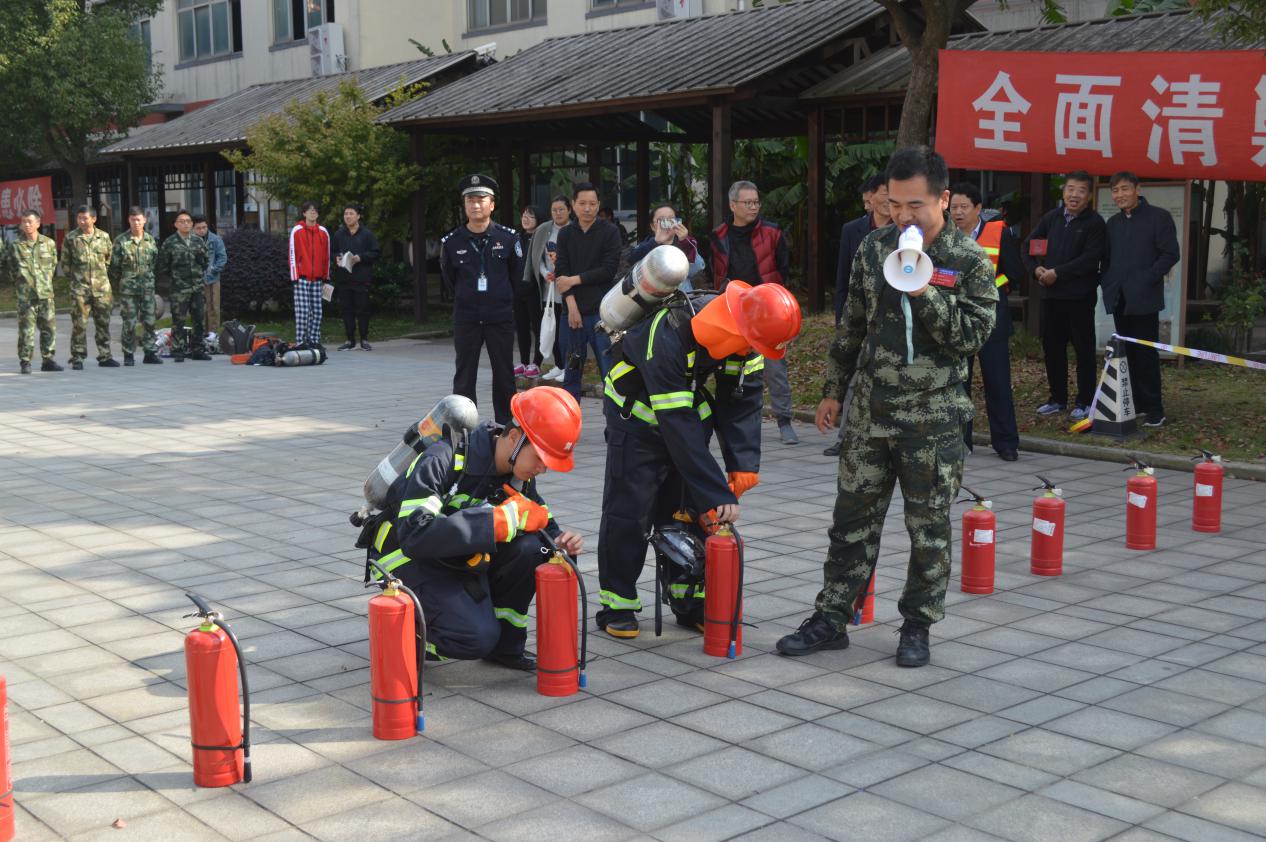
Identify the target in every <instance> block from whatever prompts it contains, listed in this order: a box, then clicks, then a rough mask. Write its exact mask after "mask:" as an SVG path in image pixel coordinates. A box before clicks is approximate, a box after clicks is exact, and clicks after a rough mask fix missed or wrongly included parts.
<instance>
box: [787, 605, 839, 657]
mask: <svg viewBox="0 0 1266 842" xmlns="http://www.w3.org/2000/svg"><path fill="white" fill-rule="evenodd" d="M776 645H777V648H778V651H779V652H781V653H782V654H784V655H809V654H812V653H813V652H817V651H818V650H819V649H847V648H848V631H847V630H845V629H843V628H836V626H835V624H834V623H832V622H831V621H830V620H828V619H827V618H826V615H825V614H823V613H822V612H821V611H814V612H813V616H812V617H810V618H809V619H807V620H805V621H804V622H803V623H801V624H800V628H798V629H796V631H795V633H794V634H789V635H787V636H786V637H783V638H782V639H781V640H779V641H778V643H777V644H776Z"/></svg>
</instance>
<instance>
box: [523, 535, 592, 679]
mask: <svg viewBox="0 0 1266 842" xmlns="http://www.w3.org/2000/svg"><path fill="white" fill-rule="evenodd" d="M538 534H539V535H540V536H541V539H542V540H543V541H544V542H545V544H546V545H548V550H545V551H546V552H549V553H550V558H549V560H548V561H547V562H545V563H544V564H541V565H538V566H537V568H536V692H538V693H540V694H541V695H542V696H570V695H572V694H574V693H576V692H578V691H579V690H580V688H582V687H584V686H586V684H587V682H586V680H585V659H586V658H587V656H588V649H589V628H588V627H589V605H588V601H589V600H588V594H587V593H586V592H585V580H584V579H582V578H581V577H580V569H579V568H578V567H577V566H576V562H575V561H574V560H573V559H572V558H571V557H570V556H568V555H567V553H564V552H563V551H562V550H560V549H559V548H558V545H557V544H555V543H554V541H553V539H551V538H550V536H549V535H547V534H546V533H545V532H543V531H542V532H539V533H538ZM542 549H543V550H544V548H542ZM578 594H579V603H580V606H581V608H580V617H579V619H580V623H579V628H580V629H581V631H580V632H579V634H578V633H577V610H576V604H577V595H578ZM578 643H579V646H577V644H578Z"/></svg>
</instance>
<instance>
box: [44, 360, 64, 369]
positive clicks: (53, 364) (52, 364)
mask: <svg viewBox="0 0 1266 842" xmlns="http://www.w3.org/2000/svg"><path fill="white" fill-rule="evenodd" d="M40 371H65V369H63V368H62V367H61V366H59V365H58V364H57V360H55V359H53V358H52V357H49V358H48V359H46V360H44V362H43V363H42V364H41V365H40Z"/></svg>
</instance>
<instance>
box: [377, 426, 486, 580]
mask: <svg viewBox="0 0 1266 842" xmlns="http://www.w3.org/2000/svg"><path fill="white" fill-rule="evenodd" d="M441 441H444V439H441ZM467 442H468V439H467V434H466V432H465V431H463V432H462V433H461V437H460V439H459V440H458V442H457V444H456V445H454V446H453V460H452V462H451V463H450V465H449V469H448V473H447V475H446V476H445V478H444V483H443V487H444V488H446V489H448V490H447V492H446V493H445V494H444V495H443V496H444V497H445V498H449V497H451V496H452V495H453V493H454V492H455V491H456V489H457V483H458V480H459V479H460V475H461V472H462V468H461V467H459V466H461V465H463V463H464V462H465V456H466V447H467ZM435 444H438V442H436V443H435ZM435 444H432V445H431V446H430V447H428V448H426V450H423V451H422V453H420V454H418V457H417V460H421V459H422V458H423V457H424V456H425V455H426V454H427V452H429V451H430V449H431V447H435ZM417 460H415V463H416V461H417ZM408 476H409V475H408V474H407V473H406V474H401V475H400V476H399V477H397V478H396V480H395V482H393V483H392V485H391V491H390V492H389V493H388V499H387V501H386V502H385V503H384V505H383V507H382V509H381V510H379V511H377V512H374V513H373V514H370V515H368V516H365V517H358V518H357V519H356V520H359V524H358V525H359V526H360V527H361V530H360V536H359V537H358V538H357V539H356V548H357V549H363V550H365V583H366V584H368V583H370V582H371V581H377V580H378V579H379V578H381V574H379V573H378V571H377V570H375V569H374V567H373V565H371V564H370V563H369V559H373V560H374V561H377V562H378V563H379V564H380V565H382V566H383V567H384V568H386V569H387V570H388V571H391V570H394V569H395V568H397V567H401V566H402V565H405V564H408V563H410V562H412V561H413V559H411V558H410V557H409V556H407V555H405V554H404V552H403V551H402V550H401V548H400V541H399V536H398V535H397V534H396V530H395V522H396V519H397V518H398V517H399V516H400V498H401V495H402V494H403V492H404V488H405V485H406V484H407V482H408ZM444 505H445V507H448V502H447V499H446V500H445V503H444ZM413 516H415V517H418V518H422V519H425V520H429V519H432V518H434V517H435V515H434V514H432V513H430V512H428V511H425V510H420V511H418V512H415V513H414V515H413ZM353 523H354V524H355V523H356V521H355V520H354V521H353ZM417 563H426V564H433V565H437V566H439V567H443V568H445V569H447V570H450V571H452V572H454V573H459V574H461V575H462V584H463V586H464V587H465V588H466V591H467V593H469V594H470V596H471V598H472V599H474V600H475V601H476V602H479V601H482V600H483V599H484V597H485V596H486V595H487V594H486V592H485V590H484V585H483V578H484V576H483V574H484V573H485V572H486V571H487V570H488V567H489V565H490V564H491V563H492V556H491V555H490V554H488V553H474V554H472V555H469V556H449V557H445V558H440V557H427V558H424V559H419V560H418V562H417ZM409 578H410V577H402V579H404V580H405V582H406V584H408V581H409Z"/></svg>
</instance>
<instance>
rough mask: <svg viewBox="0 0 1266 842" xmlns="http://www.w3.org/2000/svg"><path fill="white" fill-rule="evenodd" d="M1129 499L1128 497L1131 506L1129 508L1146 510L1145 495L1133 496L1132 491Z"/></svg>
mask: <svg viewBox="0 0 1266 842" xmlns="http://www.w3.org/2000/svg"><path fill="white" fill-rule="evenodd" d="M1129 497H1130V505H1131V506H1138V507H1139V508H1140V509H1146V508H1147V495H1146V494H1135V493H1134V492H1133V491H1131V492H1130V493H1129Z"/></svg>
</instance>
